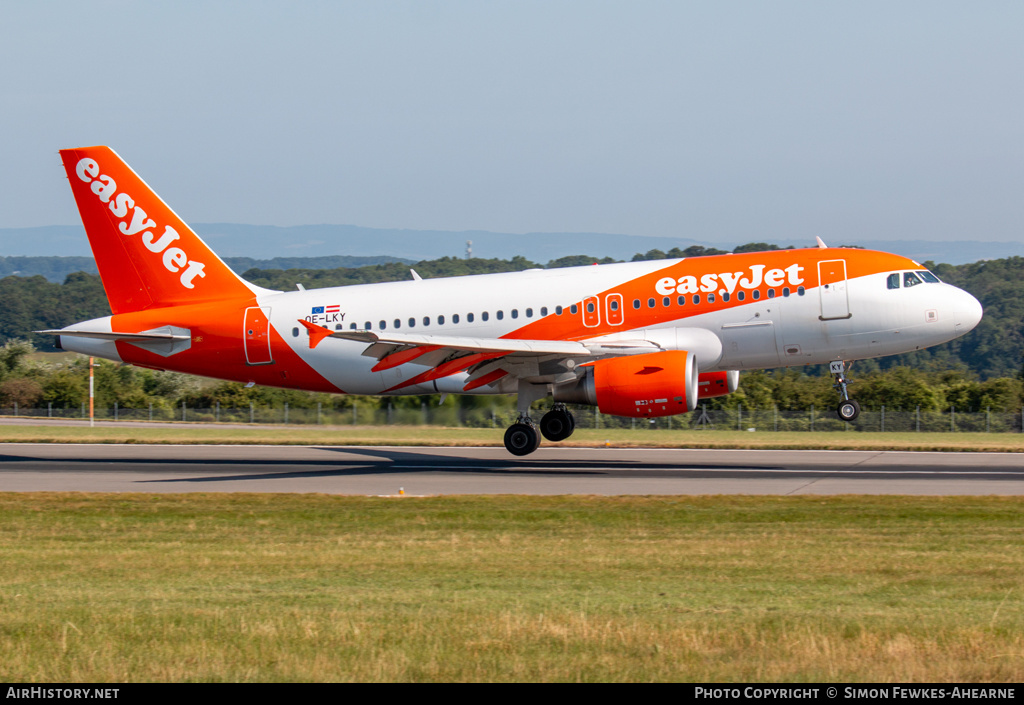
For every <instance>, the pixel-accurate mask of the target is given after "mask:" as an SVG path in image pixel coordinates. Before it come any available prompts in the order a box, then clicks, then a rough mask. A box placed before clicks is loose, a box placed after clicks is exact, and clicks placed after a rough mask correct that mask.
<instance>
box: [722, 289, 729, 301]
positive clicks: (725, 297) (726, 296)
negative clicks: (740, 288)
mask: <svg viewBox="0 0 1024 705" xmlns="http://www.w3.org/2000/svg"><path fill="white" fill-rule="evenodd" d="M722 301H724V302H725V303H729V292H725V293H724V294H722Z"/></svg>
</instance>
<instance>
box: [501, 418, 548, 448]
mask: <svg viewBox="0 0 1024 705" xmlns="http://www.w3.org/2000/svg"><path fill="white" fill-rule="evenodd" d="M539 445H540V433H538V432H537V429H536V428H535V427H534V426H532V425H530V424H525V423H514V424H512V425H511V426H509V427H508V430H506V431H505V449H506V450H508V452H509V453H511V454H512V455H529V454H530V453H532V452H533V451H535V450H537V447H538V446H539Z"/></svg>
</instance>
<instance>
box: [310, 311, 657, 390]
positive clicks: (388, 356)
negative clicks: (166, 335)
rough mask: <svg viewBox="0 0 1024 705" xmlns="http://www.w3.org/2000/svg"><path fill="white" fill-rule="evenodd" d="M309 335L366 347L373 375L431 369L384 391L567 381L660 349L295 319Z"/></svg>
mask: <svg viewBox="0 0 1024 705" xmlns="http://www.w3.org/2000/svg"><path fill="white" fill-rule="evenodd" d="M299 323H301V324H302V325H303V326H305V327H306V329H307V330H308V331H309V347H310V348H315V347H316V346H317V345H319V344H320V342H321V341H323V340H324V339H325V338H339V339H341V340H351V341H354V342H358V343H366V345H367V347H366V349H365V350H364V351H363V355H366V356H367V357H373V358H375V359H376V360H377V364H376V365H374V366H373V371H374V372H380V371H383V370H387V369H391V368H392V367H397V366H398V365H403V364H407V363H408V364H416V365H424V366H426V367H428V368H430V369H428V370H427V371H425V372H423V373H421V374H419V375H416V376H415V377H412V378H411V379H408V380H406V381H404V382H402V383H401V384H399V385H397V386H396V387H393V388H391V389H388V390H386V391H395V390H397V389H400V388H402V387H408V386H412V385H415V384H422V383H424V382H429V381H432V380H435V379H440V378H442V377H447V376H449V375H453V374H456V373H459V372H465V371H467V370H468V371H469V373H470V375H469V379H468V381H467V383H466V386H465V391H469V390H471V389H476V388H477V387H482V386H484V385H487V384H491V383H494V382H497V381H498V380H499V379H501V378H502V377H505V376H511V377H514V378H518V379H527V380H530V381H538V382H539V381H557V382H562V381H568V380H571V379H574V378H575V377H576V376H577V373H576V372H575V371H574V370H575V369H576V368H577V367H578V366H579V365H585V364H586V363H587V362H592V361H593V360H596V359H598V358H601V357H608V356H618V355H634V354H637V353H646V352H656V351H658V350H660V348H659V347H658V346H657V345H655V344H654V343H650V342H648V341H646V340H631V341H614V342H608V341H604V342H600V343H598V342H594V343H589V344H588V343H586V342H581V341H575V340H520V339H512V338H470V337H460V336H450V335H421V334H411V333H391V332H388V333H378V332H375V331H369V330H365V331H364V330H349V331H332V330H330V329H329V328H324V327H322V326H318V325H315V324H312V323H310V322H309V321H305V320H302V319H299Z"/></svg>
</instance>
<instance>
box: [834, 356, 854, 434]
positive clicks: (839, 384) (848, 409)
mask: <svg viewBox="0 0 1024 705" xmlns="http://www.w3.org/2000/svg"><path fill="white" fill-rule="evenodd" d="M828 371H829V372H831V373H832V388H833V389H835V390H836V391H837V392H839V397H840V402H839V406H838V407H837V408H836V413H837V414H839V418H841V419H842V420H843V421H846V422H851V421H853V420H854V419H856V418H857V417H858V416H860V404H858V403H857V402H856V401H854V400H853V399H851V398H850V395H849V394H848V393H847V391H846V363H845V362H843V361H842V360H833V361H832V362H830V363H828Z"/></svg>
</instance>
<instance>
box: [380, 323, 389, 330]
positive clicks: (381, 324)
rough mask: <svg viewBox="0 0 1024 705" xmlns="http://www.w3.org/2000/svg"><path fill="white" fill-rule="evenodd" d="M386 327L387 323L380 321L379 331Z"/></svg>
mask: <svg viewBox="0 0 1024 705" xmlns="http://www.w3.org/2000/svg"><path fill="white" fill-rule="evenodd" d="M387 327H388V322H387V321H381V322H380V329H381V330H384V329H385V328H387Z"/></svg>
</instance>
